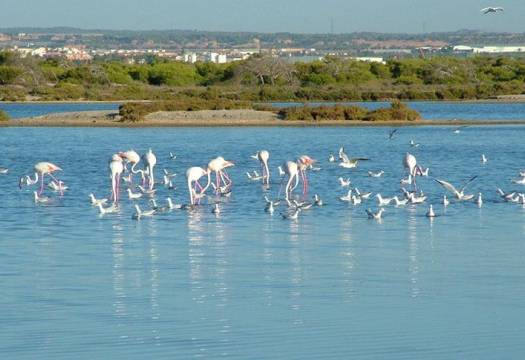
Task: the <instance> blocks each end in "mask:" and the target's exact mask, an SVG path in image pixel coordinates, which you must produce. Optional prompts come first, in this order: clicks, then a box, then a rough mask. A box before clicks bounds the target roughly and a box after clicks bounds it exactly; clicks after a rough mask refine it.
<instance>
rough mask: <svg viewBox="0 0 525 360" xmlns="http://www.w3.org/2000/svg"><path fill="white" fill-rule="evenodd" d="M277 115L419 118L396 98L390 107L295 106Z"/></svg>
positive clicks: (289, 117) (313, 118)
mask: <svg viewBox="0 0 525 360" xmlns="http://www.w3.org/2000/svg"><path fill="white" fill-rule="evenodd" d="M278 114H279V116H280V117H281V118H283V119H285V120H305V121H320V120H365V121H387V120H404V121H415V120H420V119H421V116H420V114H419V113H418V112H417V111H415V110H412V109H410V108H408V107H407V106H406V105H405V104H403V103H401V102H400V101H398V100H396V101H394V102H392V104H391V106H390V108H386V109H385V108H382V109H377V110H368V109H366V108H364V107H360V106H355V105H351V106H342V105H336V106H318V107H316V106H308V105H304V106H297V107H288V108H281V109H279V112H278Z"/></svg>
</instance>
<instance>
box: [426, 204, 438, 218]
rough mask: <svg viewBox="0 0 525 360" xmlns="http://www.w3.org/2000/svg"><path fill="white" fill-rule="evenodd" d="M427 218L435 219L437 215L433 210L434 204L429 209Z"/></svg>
mask: <svg viewBox="0 0 525 360" xmlns="http://www.w3.org/2000/svg"><path fill="white" fill-rule="evenodd" d="M425 216H426V217H427V218H434V217H436V213H435V212H434V209H433V208H432V204H430V207H429V208H428V212H427V213H426V215H425Z"/></svg>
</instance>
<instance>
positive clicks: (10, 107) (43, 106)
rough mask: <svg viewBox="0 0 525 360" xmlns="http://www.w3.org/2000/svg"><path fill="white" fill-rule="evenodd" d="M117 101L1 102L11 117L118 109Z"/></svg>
mask: <svg viewBox="0 0 525 360" xmlns="http://www.w3.org/2000/svg"><path fill="white" fill-rule="evenodd" d="M118 107H119V104H118V103H2V102H0V110H4V111H5V112H7V113H8V114H9V116H10V117H11V118H12V119H19V118H25V117H32V116H41V115H45V114H49V113H61V112H71V111H92V110H118Z"/></svg>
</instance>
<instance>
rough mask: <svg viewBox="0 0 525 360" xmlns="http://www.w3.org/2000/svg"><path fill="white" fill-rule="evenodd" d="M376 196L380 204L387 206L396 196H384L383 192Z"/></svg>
mask: <svg viewBox="0 0 525 360" xmlns="http://www.w3.org/2000/svg"><path fill="white" fill-rule="evenodd" d="M376 198H377V203H378V204H379V206H387V205H390V203H391V202H392V201H394V198H383V197H382V196H381V194H376Z"/></svg>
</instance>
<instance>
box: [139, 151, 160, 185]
mask: <svg viewBox="0 0 525 360" xmlns="http://www.w3.org/2000/svg"><path fill="white" fill-rule="evenodd" d="M142 158H143V159H144V165H145V166H146V174H147V175H148V186H149V189H150V190H153V185H155V179H154V176H153V168H154V167H155V165H157V157H156V156H155V154H154V153H153V151H151V149H149V150H148V152H147V153H145V154H144V156H143V157H142Z"/></svg>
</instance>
